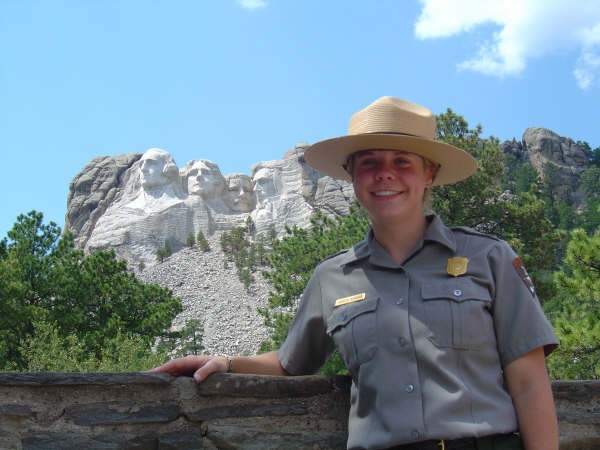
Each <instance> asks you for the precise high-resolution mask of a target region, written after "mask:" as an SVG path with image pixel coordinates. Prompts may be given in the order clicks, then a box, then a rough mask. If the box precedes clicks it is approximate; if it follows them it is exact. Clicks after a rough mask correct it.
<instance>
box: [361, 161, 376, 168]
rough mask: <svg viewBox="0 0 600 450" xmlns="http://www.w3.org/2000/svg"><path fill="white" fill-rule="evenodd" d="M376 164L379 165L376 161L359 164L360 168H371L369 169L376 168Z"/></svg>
mask: <svg viewBox="0 0 600 450" xmlns="http://www.w3.org/2000/svg"><path fill="white" fill-rule="evenodd" d="M375 164H377V162H376V161H375V160H373V159H365V160H363V161H360V162H359V164H358V167H361V168H369V167H374V166H375Z"/></svg>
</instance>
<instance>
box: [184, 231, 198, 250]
mask: <svg viewBox="0 0 600 450" xmlns="http://www.w3.org/2000/svg"><path fill="white" fill-rule="evenodd" d="M185 245H186V246H187V247H189V248H192V247H193V246H194V245H196V238H195V237H194V234H193V233H190V234H188V237H187V238H185Z"/></svg>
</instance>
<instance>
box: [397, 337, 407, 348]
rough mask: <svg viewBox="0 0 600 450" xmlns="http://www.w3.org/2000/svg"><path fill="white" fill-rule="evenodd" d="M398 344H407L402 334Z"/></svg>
mask: <svg viewBox="0 0 600 450" xmlns="http://www.w3.org/2000/svg"><path fill="white" fill-rule="evenodd" d="M398 344H400V346H402V347H403V346H404V344H406V339H404V338H403V337H402V336H400V337H399V338H398Z"/></svg>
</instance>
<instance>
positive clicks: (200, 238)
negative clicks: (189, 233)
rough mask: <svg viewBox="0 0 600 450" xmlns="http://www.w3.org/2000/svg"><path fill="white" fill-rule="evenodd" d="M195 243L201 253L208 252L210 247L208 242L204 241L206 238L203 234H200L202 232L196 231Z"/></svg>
mask: <svg viewBox="0 0 600 450" xmlns="http://www.w3.org/2000/svg"><path fill="white" fill-rule="evenodd" d="M196 242H197V244H198V248H199V249H200V250H201V251H203V252H208V251H210V245H209V243H208V241H207V240H206V237H205V236H204V233H203V232H202V230H200V231H198V234H196Z"/></svg>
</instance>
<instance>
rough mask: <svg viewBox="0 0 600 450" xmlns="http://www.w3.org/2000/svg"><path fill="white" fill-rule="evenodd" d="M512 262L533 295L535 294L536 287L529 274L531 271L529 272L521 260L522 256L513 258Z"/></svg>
mask: <svg viewBox="0 0 600 450" xmlns="http://www.w3.org/2000/svg"><path fill="white" fill-rule="evenodd" d="M512 264H513V267H514V268H515V270H516V271H517V274H518V275H519V278H521V281H523V283H524V284H525V286H526V287H527V289H528V290H529V292H531V295H533V296H535V287H534V286H533V280H532V279H531V277H530V276H529V272H527V269H526V268H525V265H524V264H523V261H521V258H519V257H518V256H517V257H516V258H515V259H514V260H513V262H512Z"/></svg>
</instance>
